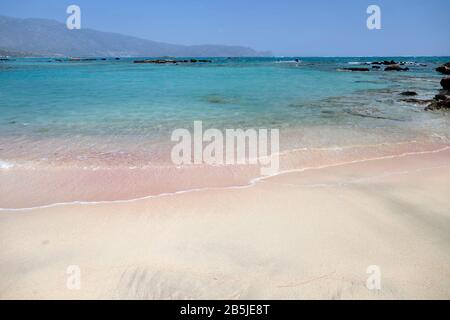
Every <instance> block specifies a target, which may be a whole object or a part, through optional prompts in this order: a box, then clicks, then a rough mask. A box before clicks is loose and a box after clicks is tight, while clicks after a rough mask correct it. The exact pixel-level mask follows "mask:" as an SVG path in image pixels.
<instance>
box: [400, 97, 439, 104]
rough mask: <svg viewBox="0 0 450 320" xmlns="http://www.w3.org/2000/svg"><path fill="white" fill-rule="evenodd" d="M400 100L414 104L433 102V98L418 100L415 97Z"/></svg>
mask: <svg viewBox="0 0 450 320" xmlns="http://www.w3.org/2000/svg"><path fill="white" fill-rule="evenodd" d="M400 101H402V102H406V103H414V104H427V103H431V102H433V100H420V99H416V98H408V99H401V100H400Z"/></svg>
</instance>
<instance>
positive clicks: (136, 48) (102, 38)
mask: <svg viewBox="0 0 450 320" xmlns="http://www.w3.org/2000/svg"><path fill="white" fill-rule="evenodd" d="M270 55H271V53H270V52H259V51H256V50H253V49H251V48H248V47H242V46H227V45H192V46H186V45H176V44H169V43H164V42H157V41H152V40H146V39H140V38H136V37H132V36H127V35H122V34H117V33H110V32H101V31H96V30H92V29H84V28H82V29H80V30H69V29H67V27H66V25H65V24H63V23H61V22H58V21H54V20H47V19H35V18H29V19H19V18H13V17H7V16H0V56H36V57H162V56H171V57H238V56H239V57H242V56H245V57H255V56H270Z"/></svg>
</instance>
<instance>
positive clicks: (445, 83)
mask: <svg viewBox="0 0 450 320" xmlns="http://www.w3.org/2000/svg"><path fill="white" fill-rule="evenodd" d="M441 86H442V88H443V89H444V90H450V78H444V79H442V80H441Z"/></svg>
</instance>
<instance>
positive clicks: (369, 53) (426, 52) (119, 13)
mask: <svg viewBox="0 0 450 320" xmlns="http://www.w3.org/2000/svg"><path fill="white" fill-rule="evenodd" d="M70 4H76V5H78V6H80V7H81V12H82V28H83V29H93V30H98V31H103V32H112V33H119V34H123V35H128V36H133V37H137V38H141V39H148V40H153V41H158V42H164V43H171V44H179V45H205V44H208V45H209V44H211V45H231V46H245V47H250V48H252V49H254V50H257V51H270V52H271V53H272V55H273V56H298V57H382V56H405V57H408V56H450V41H447V40H446V39H448V36H447V34H446V33H447V31H448V30H450V20H448V19H445V14H446V12H448V10H449V9H450V2H448V1H445V0H431V1H428V2H424V1H420V0H414V1H406V0H398V1H395V3H393V1H387V0H382V1H365V0H355V1H352V2H345V3H335V1H331V0H318V1H315V2H314V3H308V2H304V1H291V0H285V1H279V2H278V3H275V2H273V1H271V2H269V1H254V0H249V1H246V2H245V3H241V2H238V1H235V0H230V1H226V2H225V1H217V2H214V3H210V2H207V1H203V0H200V1H196V2H195V3H184V2H182V1H178V0H176V1H172V2H171V3H164V2H163V1H159V0H158V1H151V2H146V1H141V0H135V1H133V5H132V6H131V5H130V4H127V3H107V2H106V1H104V0H99V1H95V3H94V2H92V1H86V0H79V1H66V0H60V1H55V0H42V1H39V2H38V3H35V2H32V1H27V0H15V1H11V0H3V1H2V8H0V15H5V16H11V17H17V18H42V19H50V20H56V21H59V22H61V23H64V22H65V20H66V18H67V16H68V14H67V13H66V8H67V6H68V5H70ZM371 4H376V5H378V6H380V8H381V21H382V29H381V30H369V29H367V27H366V20H367V17H368V14H367V13H366V9H367V7H368V6H369V5H371Z"/></svg>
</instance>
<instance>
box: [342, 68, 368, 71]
mask: <svg viewBox="0 0 450 320" xmlns="http://www.w3.org/2000/svg"><path fill="white" fill-rule="evenodd" d="M343 70H347V71H362V72H367V71H370V70H369V68H344V69H343Z"/></svg>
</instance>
